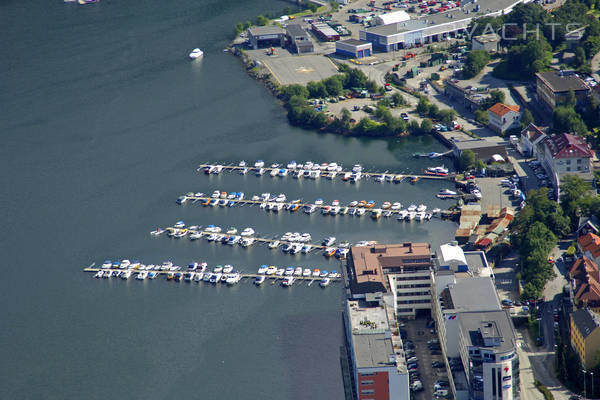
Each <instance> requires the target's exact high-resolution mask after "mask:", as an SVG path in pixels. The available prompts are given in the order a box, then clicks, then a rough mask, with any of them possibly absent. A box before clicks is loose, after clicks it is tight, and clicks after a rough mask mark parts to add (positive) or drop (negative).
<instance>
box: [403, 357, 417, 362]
mask: <svg viewBox="0 0 600 400" xmlns="http://www.w3.org/2000/svg"><path fill="white" fill-rule="evenodd" d="M418 361H419V359H418V358H417V357H410V358H408V359H406V362H407V363H416V362H418Z"/></svg>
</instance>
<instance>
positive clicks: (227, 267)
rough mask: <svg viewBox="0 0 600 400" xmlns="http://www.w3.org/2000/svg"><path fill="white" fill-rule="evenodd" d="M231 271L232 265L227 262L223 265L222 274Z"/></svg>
mask: <svg viewBox="0 0 600 400" xmlns="http://www.w3.org/2000/svg"><path fill="white" fill-rule="evenodd" d="M231 271H233V265H229V264H227V265H225V266H224V267H223V273H224V274H229V273H231Z"/></svg>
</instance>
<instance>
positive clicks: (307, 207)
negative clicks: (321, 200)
mask: <svg viewBox="0 0 600 400" xmlns="http://www.w3.org/2000/svg"><path fill="white" fill-rule="evenodd" d="M315 211H317V206H315V205H312V204H307V205H305V206H304V212H305V213H307V214H312V213H314V212H315Z"/></svg>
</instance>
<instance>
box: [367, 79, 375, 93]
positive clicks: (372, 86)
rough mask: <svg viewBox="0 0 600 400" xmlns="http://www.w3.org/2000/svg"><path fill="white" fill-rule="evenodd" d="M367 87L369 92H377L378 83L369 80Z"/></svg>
mask: <svg viewBox="0 0 600 400" xmlns="http://www.w3.org/2000/svg"><path fill="white" fill-rule="evenodd" d="M365 87H366V89H367V90H368V91H369V93H377V84H376V83H375V82H373V81H367V83H366V86H365Z"/></svg>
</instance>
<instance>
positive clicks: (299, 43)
mask: <svg viewBox="0 0 600 400" xmlns="http://www.w3.org/2000/svg"><path fill="white" fill-rule="evenodd" d="M285 34H286V36H287V39H288V41H289V43H290V46H291V47H292V50H293V51H295V52H296V53H298V54H306V53H312V52H313V51H315V45H314V44H313V42H312V40H310V36H308V32H306V31H305V30H304V28H303V27H302V25H300V24H289V25H288V26H287V27H286V28H285Z"/></svg>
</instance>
